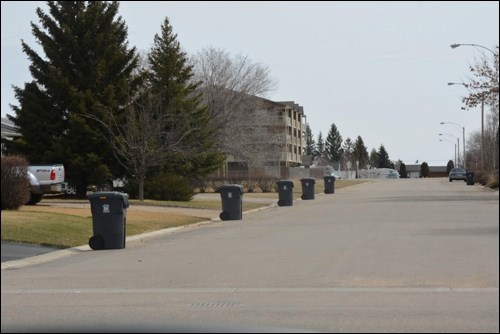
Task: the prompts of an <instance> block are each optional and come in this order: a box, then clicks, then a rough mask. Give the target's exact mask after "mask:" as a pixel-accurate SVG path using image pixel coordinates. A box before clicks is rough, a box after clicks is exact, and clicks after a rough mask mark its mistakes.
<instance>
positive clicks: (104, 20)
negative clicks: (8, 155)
mask: <svg viewBox="0 0 500 334" xmlns="http://www.w3.org/2000/svg"><path fill="white" fill-rule="evenodd" d="M47 6H48V9H49V10H48V13H45V12H44V11H42V10H41V9H40V8H37V15H38V18H39V20H40V26H39V25H36V24H33V23H32V24H31V27H32V33H33V35H34V36H35V38H36V40H37V42H38V43H39V44H40V45H41V46H42V50H43V53H44V54H38V53H37V52H36V51H35V50H34V49H33V48H31V47H30V46H29V45H27V44H26V43H25V42H24V41H22V47H23V51H24V53H25V54H26V55H27V56H28V59H29V61H30V62H31V64H30V72H31V76H32V78H33V80H32V81H31V82H27V83H26V84H25V85H24V87H14V91H15V96H16V99H17V100H18V102H19V105H17V106H12V109H13V111H14V112H15V116H11V117H10V119H11V120H12V121H13V122H14V124H15V125H16V126H17V127H18V128H19V131H20V133H21V134H22V137H21V138H19V139H18V140H15V141H13V142H12V143H10V144H9V146H10V147H9V149H10V150H12V151H14V152H18V153H21V154H24V155H25V156H26V157H27V158H28V160H29V161H30V163H43V162H50V163H63V164H64V165H65V167H66V176H67V180H68V181H70V182H72V183H73V185H74V186H76V188H77V194H79V195H84V194H85V193H86V188H87V185H88V184H92V183H96V184H99V183H102V182H104V181H105V180H106V179H107V178H108V177H110V176H111V170H113V171H117V168H118V167H117V166H118V164H117V162H116V159H115V158H114V154H113V153H112V148H111V145H110V144H109V143H108V141H107V140H106V139H105V138H104V136H102V133H103V131H102V129H101V128H100V127H101V125H102V124H105V123H106V122H107V120H109V117H108V116H107V113H108V112H109V111H110V110H119V109H120V108H121V107H122V106H124V105H126V104H127V100H128V95H129V93H130V88H131V73H132V71H133V70H134V68H135V66H136V61H137V57H136V51H135V48H132V49H129V48H128V47H127V40H126V38H127V29H126V26H125V24H124V22H123V21H122V19H121V17H118V18H116V16H117V14H118V7H119V5H118V2H116V1H114V2H104V1H48V2H47ZM93 120H99V122H96V121H93Z"/></svg>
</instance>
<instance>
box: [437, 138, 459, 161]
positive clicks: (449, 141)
mask: <svg viewBox="0 0 500 334" xmlns="http://www.w3.org/2000/svg"><path fill="white" fill-rule="evenodd" d="M439 141H447V142H448V143H452V144H453V145H455V166H458V164H457V143H454V142H452V141H451V140H448V139H439Z"/></svg>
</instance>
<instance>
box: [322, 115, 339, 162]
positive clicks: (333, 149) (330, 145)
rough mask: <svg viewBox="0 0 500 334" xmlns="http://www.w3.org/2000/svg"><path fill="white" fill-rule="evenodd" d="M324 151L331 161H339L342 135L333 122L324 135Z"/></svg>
mask: <svg viewBox="0 0 500 334" xmlns="http://www.w3.org/2000/svg"><path fill="white" fill-rule="evenodd" d="M325 153H326V157H327V158H328V160H330V161H331V162H339V161H340V159H341V158H342V136H341V135H340V133H339V130H338V129H337V126H336V125H335V124H334V123H332V126H331V127H330V131H329V132H328V136H327V137H326V141H325Z"/></svg>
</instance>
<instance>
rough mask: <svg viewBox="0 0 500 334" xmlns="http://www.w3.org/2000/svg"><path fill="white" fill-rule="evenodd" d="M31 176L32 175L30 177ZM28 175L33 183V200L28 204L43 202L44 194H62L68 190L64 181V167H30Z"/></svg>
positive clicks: (58, 165)
mask: <svg viewBox="0 0 500 334" xmlns="http://www.w3.org/2000/svg"><path fill="white" fill-rule="evenodd" d="M30 174H31V175H30ZM28 175H29V177H30V183H31V198H30V200H29V202H28V204H31V205H34V204H36V203H38V202H40V201H41V200H42V197H43V195H44V194H61V193H64V192H66V190H67V188H68V184H67V182H65V181H64V177H65V176H64V165H62V164H55V165H30V166H28Z"/></svg>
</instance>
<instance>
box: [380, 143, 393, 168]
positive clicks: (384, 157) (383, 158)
mask: <svg viewBox="0 0 500 334" xmlns="http://www.w3.org/2000/svg"><path fill="white" fill-rule="evenodd" d="M377 154H378V164H377V168H392V163H391V161H390V160H389V154H388V153H387V151H386V150H385V147H384V145H380V147H379V149H378V152H377Z"/></svg>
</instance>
